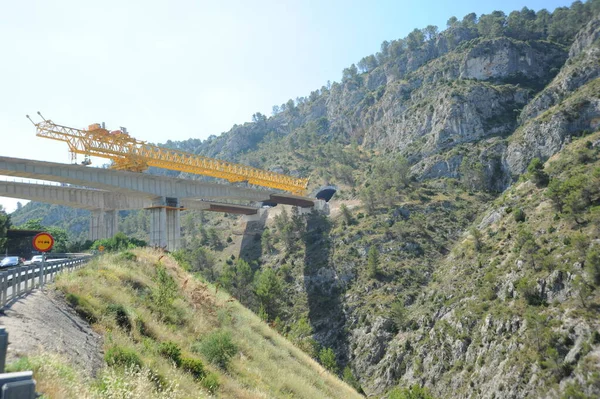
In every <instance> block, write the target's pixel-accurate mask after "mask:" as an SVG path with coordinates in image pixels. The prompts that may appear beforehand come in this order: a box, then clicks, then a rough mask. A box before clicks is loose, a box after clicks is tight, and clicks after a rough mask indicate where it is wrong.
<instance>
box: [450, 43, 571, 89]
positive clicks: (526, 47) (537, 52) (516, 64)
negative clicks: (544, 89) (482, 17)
mask: <svg viewBox="0 0 600 399" xmlns="http://www.w3.org/2000/svg"><path fill="white" fill-rule="evenodd" d="M566 57H567V54H566V52H565V51H564V50H563V49H562V48H561V47H560V46H558V45H550V44H542V43H537V42H532V43H526V42H520V41H515V40H511V39H509V38H506V37H503V38H499V39H495V40H488V41H484V42H481V43H479V44H478V45H476V46H474V47H473V48H472V49H470V50H469V51H468V53H467V54H466V55H465V57H464V60H463V62H462V65H461V67H460V77H461V78H462V79H477V80H503V79H507V78H510V77H513V78H522V79H523V78H524V80H527V79H529V80H534V81H535V82H536V84H537V85H541V84H544V81H548V78H549V77H550V76H551V73H552V72H551V71H552V69H553V68H556V69H558V68H560V66H561V65H562V64H563V63H564V62H565V59H566Z"/></svg>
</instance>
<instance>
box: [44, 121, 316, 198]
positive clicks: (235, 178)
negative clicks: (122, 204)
mask: <svg viewBox="0 0 600 399" xmlns="http://www.w3.org/2000/svg"><path fill="white" fill-rule="evenodd" d="M40 116H41V114H40ZM42 118H43V117H42ZM32 122H33V121H32ZM33 124H34V125H35V127H36V136H38V137H45V138H48V139H52V140H58V141H64V142H66V143H67V145H68V147H69V151H70V152H71V154H72V156H73V157H74V156H75V154H83V155H86V156H96V157H101V158H108V159H111V160H112V161H113V168H115V169H121V170H129V171H135V172H142V171H144V170H146V169H147V168H148V167H149V166H155V167H158V168H164V169H170V170H177V171H180V172H187V173H193V174H199V175H204V176H212V177H218V178H222V179H226V180H228V181H229V182H241V181H247V182H248V183H250V184H256V185H259V186H264V187H269V188H274V189H279V190H284V191H289V192H291V193H293V194H296V195H304V194H305V191H306V187H307V186H308V179H304V178H295V177H292V176H287V175H284V174H281V173H275V172H270V171H266V170H262V169H258V168H253V167H250V166H246V165H240V164H235V163H231V162H227V161H222V160H219V159H213V158H209V157H204V156H201V155H196V154H191V153H188V152H184V151H177V150H171V149H168V148H163V147H159V146H156V145H152V144H148V143H146V142H144V141H139V140H136V139H135V138H133V137H131V136H129V134H127V132H126V131H122V130H115V131H112V132H111V131H108V130H107V129H105V128H103V127H102V126H100V125H99V124H92V125H90V126H89V127H88V129H87V130H84V129H76V128H72V127H68V126H62V125H57V124H56V123H54V122H52V121H50V120H46V119H44V120H43V121H41V122H39V123H35V122H33Z"/></svg>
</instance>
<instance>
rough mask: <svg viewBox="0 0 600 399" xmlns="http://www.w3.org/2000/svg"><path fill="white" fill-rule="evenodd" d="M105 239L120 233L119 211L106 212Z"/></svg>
mask: <svg viewBox="0 0 600 399" xmlns="http://www.w3.org/2000/svg"><path fill="white" fill-rule="evenodd" d="M104 226H105V233H104V238H111V237H114V235H115V234H117V233H118V231H119V211H116V210H110V211H106V212H104Z"/></svg>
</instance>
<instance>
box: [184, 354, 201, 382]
mask: <svg viewBox="0 0 600 399" xmlns="http://www.w3.org/2000/svg"><path fill="white" fill-rule="evenodd" d="M181 368H182V369H183V370H185V371H187V372H188V373H190V374H191V375H192V376H193V377H194V378H195V379H197V380H199V379H202V378H204V377H205V376H206V371H205V370H204V364H203V363H202V361H201V360H200V359H194V358H191V357H182V358H181Z"/></svg>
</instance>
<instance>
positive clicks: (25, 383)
mask: <svg viewBox="0 0 600 399" xmlns="http://www.w3.org/2000/svg"><path fill="white" fill-rule="evenodd" d="M0 386H1V387H2V390H1V393H0V395H1V396H0V398H2V399H34V398H35V396H36V394H35V381H34V380H33V372H32V371H20V372H18V373H3V374H0Z"/></svg>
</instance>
